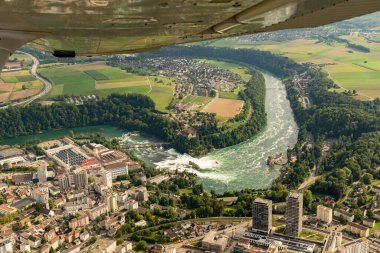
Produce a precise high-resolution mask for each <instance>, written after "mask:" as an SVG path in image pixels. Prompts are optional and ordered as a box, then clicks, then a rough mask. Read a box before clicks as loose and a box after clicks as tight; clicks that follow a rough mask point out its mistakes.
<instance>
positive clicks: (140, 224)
mask: <svg viewBox="0 0 380 253" xmlns="http://www.w3.org/2000/svg"><path fill="white" fill-rule="evenodd" d="M146 225H148V223H147V222H146V221H145V220H140V221H138V222H136V223H135V227H145V226H146Z"/></svg>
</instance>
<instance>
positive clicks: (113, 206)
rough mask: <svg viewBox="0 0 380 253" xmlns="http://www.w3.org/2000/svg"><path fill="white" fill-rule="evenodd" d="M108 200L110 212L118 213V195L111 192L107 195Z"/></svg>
mask: <svg viewBox="0 0 380 253" xmlns="http://www.w3.org/2000/svg"><path fill="white" fill-rule="evenodd" d="M106 198H107V207H108V212H116V211H117V210H118V205H117V193H116V192H111V193H109V194H107V197H106Z"/></svg>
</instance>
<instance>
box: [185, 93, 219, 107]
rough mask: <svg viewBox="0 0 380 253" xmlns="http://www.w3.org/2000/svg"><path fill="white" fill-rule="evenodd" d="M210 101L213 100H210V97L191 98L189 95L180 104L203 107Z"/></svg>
mask: <svg viewBox="0 0 380 253" xmlns="http://www.w3.org/2000/svg"><path fill="white" fill-rule="evenodd" d="M212 99H213V98H211V97H202V96H193V95H189V96H186V97H185V98H184V99H183V100H182V103H184V104H193V105H200V106H205V105H207V104H208V103H210V101H211V100H212Z"/></svg>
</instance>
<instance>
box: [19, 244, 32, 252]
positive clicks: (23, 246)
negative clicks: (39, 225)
mask: <svg viewBox="0 0 380 253" xmlns="http://www.w3.org/2000/svg"><path fill="white" fill-rule="evenodd" d="M20 251H21V252H26V251H27V252H31V250H30V245H29V244H27V243H21V245H20Z"/></svg>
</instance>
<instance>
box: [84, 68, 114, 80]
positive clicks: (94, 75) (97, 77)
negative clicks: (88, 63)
mask: <svg viewBox="0 0 380 253" xmlns="http://www.w3.org/2000/svg"><path fill="white" fill-rule="evenodd" d="M83 72H84V73H86V74H87V75H89V76H90V77H92V79H95V80H96V81H99V80H109V79H108V77H107V76H106V75H104V74H102V73H100V72H99V71H97V70H86V71H83Z"/></svg>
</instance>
